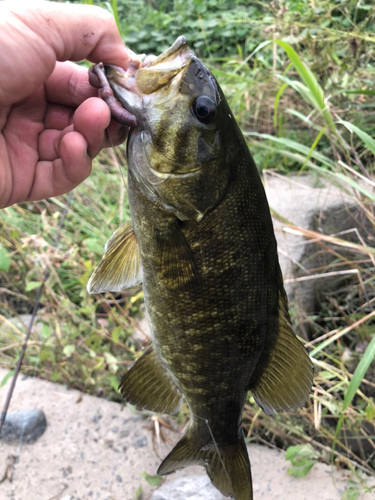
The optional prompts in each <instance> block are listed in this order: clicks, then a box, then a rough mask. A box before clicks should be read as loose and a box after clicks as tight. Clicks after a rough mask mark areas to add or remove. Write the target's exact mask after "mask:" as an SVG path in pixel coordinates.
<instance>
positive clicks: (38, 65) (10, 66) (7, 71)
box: [0, 1, 132, 207]
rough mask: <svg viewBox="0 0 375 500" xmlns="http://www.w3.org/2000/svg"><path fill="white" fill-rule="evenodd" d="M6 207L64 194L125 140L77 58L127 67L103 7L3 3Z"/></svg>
mask: <svg viewBox="0 0 375 500" xmlns="http://www.w3.org/2000/svg"><path fill="white" fill-rule="evenodd" d="M0 32H1V38H0V54H1V59H0V207H6V206H9V205H12V204H13V203H17V202H20V201H26V200H39V199H42V198H47V197H51V196H57V195H59V194H62V193H66V192H68V191H70V190H71V189H73V188H74V187H75V186H77V185H78V184H79V183H80V182H82V181H83V180H84V179H85V178H86V177H87V176H88V175H89V174H90V171H91V160H92V158H94V157H95V156H96V155H97V154H98V152H99V151H100V150H101V149H102V148H103V147H107V146H110V145H112V144H119V143H121V142H123V141H124V139H125V138H126V134H127V129H126V128H125V127H121V126H120V125H118V124H116V123H114V122H111V117H110V112H109V109H108V106H107V105H106V104H105V103H104V101H102V100H101V99H99V98H98V97H96V96H97V90H95V89H94V88H92V87H91V86H90V84H89V81H88V71H87V69H85V68H82V67H80V66H78V65H76V64H74V63H72V62H68V61H79V60H82V59H88V60H89V61H92V62H100V61H105V62H106V63H109V64H115V65H117V66H121V67H123V68H125V69H126V68H127V66H128V63H129V61H130V58H131V56H132V54H131V51H129V50H128V49H126V47H125V46H124V44H123V42H122V40H121V37H120V34H119V32H118V30H117V26H116V23H115V21H114V19H113V17H112V16H111V15H110V14H109V13H108V12H106V11H105V10H103V9H101V8H99V7H93V6H87V5H72V4H57V3H53V2H43V1H38V2H24V3H19V2H18V3H16V4H15V3H14V1H9V2H8V1H5V2H0Z"/></svg>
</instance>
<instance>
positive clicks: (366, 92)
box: [343, 90, 375, 95]
mask: <svg viewBox="0 0 375 500" xmlns="http://www.w3.org/2000/svg"><path fill="white" fill-rule="evenodd" d="M343 93H344V94H364V95H375V90H343Z"/></svg>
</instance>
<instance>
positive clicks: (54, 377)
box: [51, 370, 61, 382]
mask: <svg viewBox="0 0 375 500" xmlns="http://www.w3.org/2000/svg"><path fill="white" fill-rule="evenodd" d="M59 378H61V375H60V373H59V372H58V371H57V370H54V371H53V372H52V375H51V380H52V382H57V381H58V380H59Z"/></svg>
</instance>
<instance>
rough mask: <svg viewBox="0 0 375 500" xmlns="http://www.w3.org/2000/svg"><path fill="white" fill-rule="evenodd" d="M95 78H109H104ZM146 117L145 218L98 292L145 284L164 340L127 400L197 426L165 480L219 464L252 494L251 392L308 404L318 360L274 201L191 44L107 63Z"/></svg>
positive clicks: (138, 156)
mask: <svg viewBox="0 0 375 500" xmlns="http://www.w3.org/2000/svg"><path fill="white" fill-rule="evenodd" d="M94 71H95V70H94ZM97 71H99V72H100V77H98V79H97V80H100V81H105V79H106V78H107V79H108V82H109V84H108V85H110V86H111V89H112V91H113V94H114V96H116V98H117V99H118V104H119V105H121V106H123V107H124V108H125V109H126V113H124V114H122V113H121V112H120V113H119V112H118V106H117V107H116V110H115V112H116V113H117V116H129V115H130V116H132V115H133V118H132V120H133V121H132V123H133V122H134V121H136V122H137V126H136V127H134V128H133V129H132V130H131V132H130V134H129V138H128V144H127V160H128V177H129V181H128V193H129V204H130V210H131V221H130V222H128V223H126V224H124V225H123V226H122V227H120V228H119V229H118V230H117V231H116V232H115V234H114V235H113V237H112V238H111V239H110V240H109V242H108V243H107V245H106V253H105V255H104V257H103V259H102V262H101V263H100V264H99V266H98V268H97V269H96V270H95V272H94V274H93V275H92V277H91V278H90V281H89V284H88V290H89V292H90V293H98V292H103V291H111V289H114V290H119V289H121V287H122V289H125V288H126V287H127V286H131V285H134V284H135V283H136V282H138V283H140V282H142V283H143V291H144V298H145V306H146V310H147V314H148V318H149V321H150V328H151V334H152V343H151V345H150V346H149V347H148V348H147V350H146V351H145V353H144V354H143V355H142V356H141V357H140V358H139V359H138V360H137V362H136V363H135V364H134V366H133V367H132V368H131V369H130V370H129V371H128V372H127V373H126V374H125V375H124V376H123V378H122V380H121V383H120V389H121V393H122V395H123V396H124V398H125V400H126V401H128V402H130V403H131V404H134V405H136V406H137V408H140V409H143V408H145V409H147V410H150V411H155V412H160V413H168V414H174V413H176V412H177V411H178V410H179V407H180V405H181V401H182V398H185V400H186V403H187V405H188V407H189V411H190V416H191V418H190V423H189V426H188V428H187V431H186V434H185V436H184V437H183V438H182V439H181V440H180V441H179V442H178V443H177V445H176V446H175V447H174V448H173V450H172V451H171V452H170V453H169V454H168V455H167V457H165V459H164V460H163V462H162V464H161V465H160V467H159V469H158V474H161V475H164V474H170V473H172V472H175V471H176V470H178V469H180V468H183V467H187V466H189V465H194V464H195V465H202V466H203V467H205V469H206V471H207V473H208V475H209V477H210V479H211V481H212V483H213V485H214V486H215V487H216V488H218V489H219V490H220V491H221V492H222V493H223V494H224V495H227V496H230V497H231V498H234V499H235V500H251V499H252V498H253V496H252V481H251V470H250V462H249V457H248V454H247V450H246V445H245V441H244V437H243V433H242V428H241V416H242V410H243V407H244V404H245V401H246V397H247V393H248V391H249V390H250V391H251V392H252V395H253V397H254V399H255V401H256V402H257V404H258V405H259V406H260V407H261V408H262V409H263V410H264V411H265V412H266V413H267V414H268V415H274V414H275V412H277V411H295V410H296V409H297V408H298V407H300V406H303V405H304V404H305V402H306V400H307V398H308V394H309V391H310V388H311V384H312V364H311V361H310V359H309V357H308V355H307V353H306V351H305V349H304V347H303V345H302V344H301V343H300V342H299V340H298V339H297V338H296V336H295V334H294V333H293V331H292V329H291V325H290V318H289V314H288V309H287V297H286V294H285V291H284V287H283V281H282V276H281V272H280V266H279V262H278V256H277V245H276V239H275V235H274V232H273V226H272V220H271V215H270V211H269V208H268V203H267V199H266V195H265V192H264V189H263V186H262V183H261V180H260V177H259V174H258V171H257V168H256V166H255V163H254V161H253V159H252V157H251V154H250V151H249V149H248V147H247V144H246V142H245V139H244V137H243V135H242V133H241V131H240V129H239V128H238V125H237V123H236V121H235V120H234V118H233V113H232V112H231V110H230V108H229V106H228V103H227V102H226V99H225V96H224V94H223V92H222V90H221V89H220V86H219V85H218V84H217V82H216V80H215V79H214V77H213V76H212V74H211V73H210V72H209V70H207V68H205V67H204V66H203V64H202V63H201V62H200V61H199V59H197V57H196V56H195V55H194V54H193V53H192V52H191V50H190V49H189V47H188V45H187V42H186V40H185V38H184V37H179V38H178V39H177V40H176V42H175V44H173V45H172V47H170V48H169V49H168V50H167V51H166V52H164V53H163V54H161V55H160V56H158V57H157V58H156V59H155V60H154V61H152V63H151V64H149V65H147V66H145V67H141V66H139V67H138V69H136V71H135V73H134V68H133V69H132V71H131V72H126V71H121V70H120V69H119V68H112V67H106V69H105V74H103V65H102V66H101V67H99V68H98V70H97Z"/></svg>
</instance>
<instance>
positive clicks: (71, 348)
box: [63, 344, 76, 358]
mask: <svg viewBox="0 0 375 500" xmlns="http://www.w3.org/2000/svg"><path fill="white" fill-rule="evenodd" d="M75 350H76V346H75V345H73V344H68V345H66V346H65V347H64V349H63V353H64V354H65V356H66V357H67V358H70V356H71V355H72V354H73V352H74V351H75Z"/></svg>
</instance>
